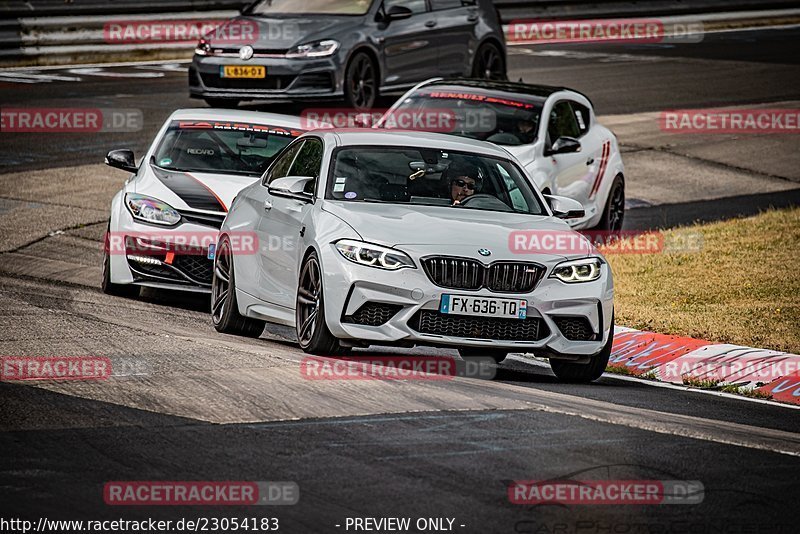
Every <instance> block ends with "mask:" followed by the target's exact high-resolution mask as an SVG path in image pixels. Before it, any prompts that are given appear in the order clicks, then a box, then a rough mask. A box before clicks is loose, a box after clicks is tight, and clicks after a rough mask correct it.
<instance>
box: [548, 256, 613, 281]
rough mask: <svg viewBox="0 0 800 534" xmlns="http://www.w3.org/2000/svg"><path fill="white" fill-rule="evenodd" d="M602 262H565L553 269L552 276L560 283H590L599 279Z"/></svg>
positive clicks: (588, 259) (592, 259)
mask: <svg viewBox="0 0 800 534" xmlns="http://www.w3.org/2000/svg"><path fill="white" fill-rule="evenodd" d="M602 265H603V260H601V259H600V258H586V259H583V260H574V261H565V262H564V263H559V264H558V265H556V266H555V268H554V269H553V274H551V275H550V276H555V277H556V278H558V279H559V280H561V281H562V282H566V283H568V284H574V283H576V282H591V281H592V280H597V279H598V278H600V274H601V270H600V268H601V266H602Z"/></svg>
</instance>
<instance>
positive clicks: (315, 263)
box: [295, 252, 345, 356]
mask: <svg viewBox="0 0 800 534" xmlns="http://www.w3.org/2000/svg"><path fill="white" fill-rule="evenodd" d="M324 298H325V297H324V288H323V286H322V267H321V266H320V263H319V258H318V257H317V253H316V252H311V253H310V254H309V255H308V257H306V259H305V261H304V262H303V267H302V268H301V269H300V277H299V279H298V282H297V301H296V303H295V331H296V333H297V342H298V343H300V348H301V349H303V350H304V351H305V352H307V353H309V354H319V355H322V356H333V355H337V354H342V353H344V352H345V349H343V348H342V346H341V345H340V344H339V340H338V339H336V338H335V337H334V336H333V334H331V331H330V330H328V325H327V324H326V323H325V300H324Z"/></svg>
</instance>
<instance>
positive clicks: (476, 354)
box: [458, 347, 508, 364]
mask: <svg viewBox="0 0 800 534" xmlns="http://www.w3.org/2000/svg"><path fill="white" fill-rule="evenodd" d="M458 353H459V354H460V355H461V357H462V358H464V359H467V358H491V359H493V360H494V363H497V364H499V363H501V362H502V361H503V360H505V359H506V357H507V356H508V351H507V350H501V349H481V348H473V347H469V348H463V349H458Z"/></svg>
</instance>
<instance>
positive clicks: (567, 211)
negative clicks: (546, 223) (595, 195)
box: [544, 195, 586, 219]
mask: <svg viewBox="0 0 800 534" xmlns="http://www.w3.org/2000/svg"><path fill="white" fill-rule="evenodd" d="M544 198H545V200H547V203H548V204H550V209H551V210H553V215H555V216H556V217H558V218H559V219H580V218H581V217H583V216H585V215H586V211H585V210H584V209H583V205H582V204H581V203H580V202H578V201H577V200H574V199H571V198H567V197H559V196H556V195H544Z"/></svg>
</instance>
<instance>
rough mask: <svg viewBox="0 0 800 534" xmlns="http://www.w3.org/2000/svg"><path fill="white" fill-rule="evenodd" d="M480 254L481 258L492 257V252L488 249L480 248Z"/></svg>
mask: <svg viewBox="0 0 800 534" xmlns="http://www.w3.org/2000/svg"><path fill="white" fill-rule="evenodd" d="M478 254H480V255H481V256H491V255H492V251H491V250H489V249H488V248H480V249H478Z"/></svg>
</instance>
